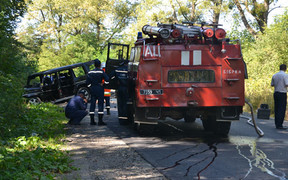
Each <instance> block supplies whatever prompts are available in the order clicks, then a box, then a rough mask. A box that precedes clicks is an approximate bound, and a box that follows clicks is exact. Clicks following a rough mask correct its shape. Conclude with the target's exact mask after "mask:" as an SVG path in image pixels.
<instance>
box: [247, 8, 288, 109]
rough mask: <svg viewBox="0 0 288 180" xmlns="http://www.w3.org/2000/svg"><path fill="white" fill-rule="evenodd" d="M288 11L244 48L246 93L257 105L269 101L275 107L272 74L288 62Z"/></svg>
mask: <svg viewBox="0 0 288 180" xmlns="http://www.w3.org/2000/svg"><path fill="white" fill-rule="evenodd" d="M287 20H288V13H287V11H286V12H285V14H284V15H283V16H280V17H278V18H277V20H276V23H275V24H274V25H272V26H271V27H270V28H266V30H265V32H264V34H261V35H259V36H258V37H257V39H256V41H255V43H251V44H250V45H249V48H247V47H246V48H244V50H243V54H244V58H245V60H246V62H247V67H248V73H249V77H250V78H249V79H248V80H247V83H246V87H247V88H246V93H247V95H248V96H249V97H250V98H251V99H253V101H254V103H255V105H256V107H259V105H260V104H261V103H266V104H267V103H268V104H269V106H270V107H272V109H273V97H272V94H273V88H272V87H271V85H270V84H271V78H272V75H273V74H275V73H276V72H278V71H279V66H280V64H283V63H284V64H288V50H287V47H288V41H287V39H288V33H287V32H288V23H287Z"/></svg>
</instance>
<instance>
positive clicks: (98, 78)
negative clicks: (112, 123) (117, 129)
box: [86, 59, 109, 126]
mask: <svg viewBox="0 0 288 180" xmlns="http://www.w3.org/2000/svg"><path fill="white" fill-rule="evenodd" d="M94 65H95V69H93V70H91V71H89V72H88V75H87V79H86V83H87V84H88V86H89V87H90V92H91V104H90V112H89V115H90V120H91V121H90V124H91V125H96V122H95V119H94V114H95V112H94V111H95V108H96V100H98V125H99V126H101V125H106V123H104V122H103V116H104V112H103V109H104V87H103V83H102V80H103V79H104V83H106V84H107V83H109V82H108V81H109V78H108V76H107V74H105V72H104V71H103V70H102V69H100V66H101V62H100V61H99V60H98V59H95V60H94Z"/></svg>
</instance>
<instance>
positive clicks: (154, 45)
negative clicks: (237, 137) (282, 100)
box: [106, 22, 247, 135]
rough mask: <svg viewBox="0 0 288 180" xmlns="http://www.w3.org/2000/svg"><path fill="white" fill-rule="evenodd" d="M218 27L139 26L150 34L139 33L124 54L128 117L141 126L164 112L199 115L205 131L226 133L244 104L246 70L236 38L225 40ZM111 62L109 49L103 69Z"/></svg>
mask: <svg viewBox="0 0 288 180" xmlns="http://www.w3.org/2000/svg"><path fill="white" fill-rule="evenodd" d="M218 26H219V25H217V24H204V23H203V24H200V25H194V24H193V23H190V22H186V23H185V24H158V26H157V27H153V26H149V25H145V26H144V27H143V28H142V32H143V33H144V34H146V35H148V36H149V37H148V38H143V37H142V36H141V34H139V33H138V37H137V41H136V42H135V47H133V48H132V49H131V53H130V59H129V66H128V77H129V78H128V79H129V84H130V87H129V96H130V99H131V101H130V102H128V108H129V109H130V111H129V112H131V113H132V114H131V115H130V116H129V119H131V120H133V121H134V123H136V124H138V126H140V127H141V125H142V124H157V121H158V120H161V119H165V118H166V117H170V118H173V119H175V120H179V119H181V118H184V119H185V121H186V122H193V121H195V118H201V120H202V124H203V127H204V129H205V130H207V131H213V132H214V133H216V134H224V135H226V134H228V133H229V130H230V126H231V122H232V121H235V120H239V115H240V113H242V108H243V106H244V103H245V98H244V79H245V78H247V71H246V65H245V62H244V60H243V57H242V53H241V46H240V42H239V41H238V40H236V41H230V40H229V39H226V38H225V35H226V32H225V30H224V29H222V28H218ZM123 47H124V46H123ZM114 49H115V48H114ZM119 60H120V61H121V59H118V62H119ZM116 62H117V61H116V60H111V59H109V54H108V59H107V63H106V64H107V67H106V69H107V70H108V71H112V69H115V64H117V63H116Z"/></svg>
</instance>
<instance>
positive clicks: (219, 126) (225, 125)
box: [214, 122, 231, 136]
mask: <svg viewBox="0 0 288 180" xmlns="http://www.w3.org/2000/svg"><path fill="white" fill-rule="evenodd" d="M230 126H231V122H216V126H215V128H214V133H215V134H217V135H223V136H226V135H228V133H229V131H230Z"/></svg>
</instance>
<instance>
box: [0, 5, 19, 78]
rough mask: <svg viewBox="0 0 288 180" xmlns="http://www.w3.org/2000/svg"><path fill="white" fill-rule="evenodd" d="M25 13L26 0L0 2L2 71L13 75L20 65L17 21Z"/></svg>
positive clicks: (0, 57)
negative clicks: (15, 35) (16, 37)
mask: <svg viewBox="0 0 288 180" xmlns="http://www.w3.org/2000/svg"><path fill="white" fill-rule="evenodd" d="M24 11H25V3H24V0H11V1H1V2H0V49H1V53H0V71H3V72H4V73H12V72H15V71H14V68H13V67H14V65H16V64H17V63H19V61H18V60H19V57H17V53H15V52H16V51H17V49H18V48H17V47H16V46H17V45H18V42H17V41H16V40H15V38H14V30H15V28H16V24H17V20H18V18H19V17H20V16H22V15H23V13H24Z"/></svg>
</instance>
